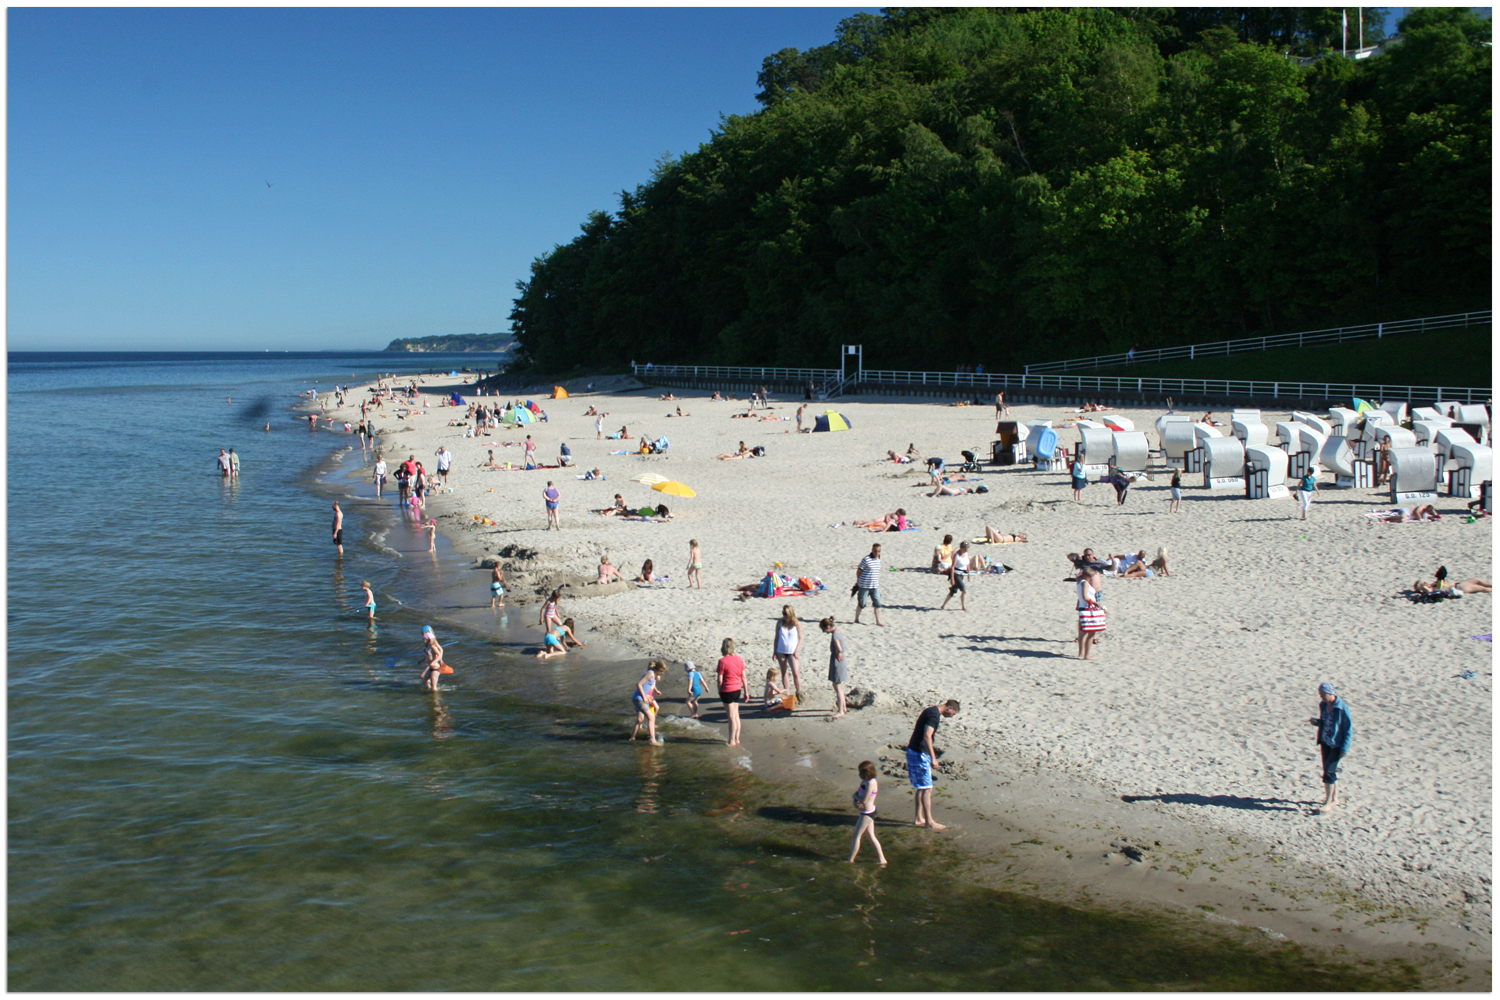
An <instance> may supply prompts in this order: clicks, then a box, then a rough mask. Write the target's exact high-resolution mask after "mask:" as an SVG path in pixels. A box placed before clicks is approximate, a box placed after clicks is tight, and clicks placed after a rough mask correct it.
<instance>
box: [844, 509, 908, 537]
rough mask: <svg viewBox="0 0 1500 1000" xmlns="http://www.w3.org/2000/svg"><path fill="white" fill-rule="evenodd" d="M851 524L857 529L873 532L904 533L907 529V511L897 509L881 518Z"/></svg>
mask: <svg viewBox="0 0 1500 1000" xmlns="http://www.w3.org/2000/svg"><path fill="white" fill-rule="evenodd" d="M851 523H852V524H853V525H854V526H855V527H856V528H867V529H869V530H871V531H904V530H905V529H906V509H905V508H903V507H897V508H896V509H895V510H893V511H891V512H890V513H889V514H886V515H883V516H881V517H875V518H870V519H868V520H864V521H854V522H851Z"/></svg>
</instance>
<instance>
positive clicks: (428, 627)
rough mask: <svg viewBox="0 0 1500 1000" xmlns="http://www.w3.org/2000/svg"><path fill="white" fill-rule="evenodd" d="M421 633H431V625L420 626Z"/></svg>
mask: <svg viewBox="0 0 1500 1000" xmlns="http://www.w3.org/2000/svg"><path fill="white" fill-rule="evenodd" d="M422 631H423V632H424V633H425V632H431V631H432V626H431V625H423V626H422Z"/></svg>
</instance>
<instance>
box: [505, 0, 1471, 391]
mask: <svg viewBox="0 0 1500 1000" xmlns="http://www.w3.org/2000/svg"><path fill="white" fill-rule="evenodd" d="M1358 12H1359V9H1358V8H1348V9H1344V8H1286V9H1247V8H1191V9H1187V8H1184V9H1172V8H1094V9H1089V8H1077V9H1066V10H1064V9H1056V8H1049V9H1028V8H1008V9H1003V10H997V9H986V8H958V9H954V8H943V9H931V8H888V9H886V10H884V11H883V12H882V14H881V15H880V16H878V17H877V16H874V15H868V14H861V15H857V16H855V17H851V18H848V19H846V20H845V21H843V22H841V23H840V24H839V26H838V29H837V31H836V37H835V39H834V40H833V41H832V42H830V43H829V44H828V45H825V46H822V47H819V48H816V49H812V50H808V51H806V52H802V51H798V50H796V49H785V50H783V51H781V52H777V53H775V54H773V55H771V56H768V57H767V58H766V59H765V61H764V63H763V64H762V67H761V71H760V74H759V76H758V82H759V85H760V93H759V94H758V99H759V102H760V103H761V105H762V108H761V110H759V111H758V112H756V113H754V114H750V115H743V116H730V117H727V118H724V119H723V120H721V122H720V124H719V127H718V128H717V129H716V130H715V131H714V133H713V135H712V137H711V139H710V141H708V142H706V143H704V144H703V145H701V146H700V147H699V148H698V149H697V150H695V151H692V152H688V153H685V154H684V155H682V156H681V157H679V158H676V159H670V158H667V159H664V160H663V161H662V162H660V163H659V164H658V165H657V167H656V169H655V170H654V171H653V172H652V176H651V177H650V178H649V180H647V181H646V182H645V183H643V184H641V185H639V186H638V187H636V188H635V189H634V190H632V191H625V192H622V193H621V195H620V206H619V209H618V210H617V211H615V212H603V211H596V212H593V213H591V214H590V215H589V217H588V219H587V220H586V221H585V222H584V223H583V225H582V231H581V233H580V234H579V236H577V237H576V238H575V239H574V240H573V241H572V242H571V243H568V244H565V245H560V246H557V247H554V248H553V249H552V250H551V251H549V252H547V253H545V254H543V255H542V256H540V257H538V258H537V259H536V260H535V261H534V262H533V263H532V266H531V270H530V275H529V278H528V279H527V280H524V281H521V282H518V283H517V291H518V294H517V296H516V298H515V300H514V308H513V311H512V313H511V323H512V330H513V332H514V334H515V335H516V337H517V339H518V341H519V348H518V355H519V359H520V360H519V365H520V366H522V367H529V368H532V369H535V370H539V371H552V370H561V369H565V368H569V367H572V366H574V365H577V364H588V365H610V364H619V363H624V362H626V361H629V360H632V359H637V360H640V361H642V362H644V361H647V360H651V361H656V362H695V363H704V364H757V365H772V364H775V365H806V366H816V367H828V366H832V365H834V364H836V350H837V345H838V344H841V343H862V344H864V345H865V348H866V356H867V358H870V359H871V361H872V362H873V363H874V364H875V365H876V366H878V367H882V368H928V369H932V368H936V369H951V368H952V367H954V366H955V365H957V364H973V363H982V364H984V365H985V367H986V368H987V369H990V370H1007V369H1009V368H1011V367H1013V366H1015V365H1019V364H1023V363H1026V362H1029V361H1040V360H1046V359H1050V358H1060V357H1070V356H1077V355H1086V354H1100V353H1105V352H1110V351H1119V350H1125V349H1127V348H1129V347H1131V346H1140V347H1154V346H1165V345H1171V344H1177V343H1189V342H1197V341H1203V340H1215V339H1227V338H1234V337H1243V336H1252V335H1255V334H1257V333H1270V332H1281V331H1286V330H1295V329H1304V328H1308V327H1312V326H1323V325H1329V324H1332V323H1338V322H1359V321H1369V320H1375V319H1389V318H1394V317H1401V316H1416V315H1424V314H1431V313H1437V312H1445V311H1454V310H1460V309H1472V308H1485V307H1487V306H1488V305H1489V300H1490V299H1489V287H1490V266H1491V263H1490V172H1491V166H1490V104H1491V94H1490V45H1489V42H1490V25H1489V21H1488V20H1485V19H1481V18H1479V17H1477V16H1476V15H1474V14H1473V13H1472V12H1471V11H1470V10H1469V9H1468V8H1419V9H1416V10H1413V11H1412V12H1411V13H1410V14H1409V15H1408V16H1407V17H1406V18H1405V19H1403V20H1402V21H1401V22H1400V24H1399V25H1398V29H1397V30H1398V32H1399V35H1400V38H1399V42H1397V41H1394V40H1393V42H1392V44H1390V45H1389V46H1388V47H1387V49H1386V50H1385V51H1383V52H1382V53H1381V54H1378V55H1376V56H1374V57H1372V58H1369V59H1363V60H1359V61H1354V60H1351V59H1345V58H1341V57H1339V56H1338V52H1339V50H1340V48H1341V47H1342V45H1341V43H1342V34H1341V31H1342V23H1343V18H1344V16H1345V15H1346V14H1347V15H1348V16H1349V22H1348V23H1349V24H1350V25H1353V24H1355V22H1356V17H1357V15H1358ZM1364 15H1365V16H1364V20H1365V24H1366V26H1367V31H1366V43H1367V44H1369V43H1371V42H1373V41H1377V40H1379V38H1380V35H1379V29H1378V27H1377V26H1378V25H1379V24H1380V23H1382V22H1383V20H1384V12H1383V11H1378V10H1374V9H1370V8H1366V9H1365V10H1364ZM1351 30H1352V29H1351ZM1354 44H1355V43H1354V42H1353V41H1351V42H1350V43H1349V47H1350V49H1351V50H1352V49H1353V48H1354ZM1320 55H1322V56H1326V57H1325V58H1315V57H1317V56H1320ZM1298 57H1302V58H1298Z"/></svg>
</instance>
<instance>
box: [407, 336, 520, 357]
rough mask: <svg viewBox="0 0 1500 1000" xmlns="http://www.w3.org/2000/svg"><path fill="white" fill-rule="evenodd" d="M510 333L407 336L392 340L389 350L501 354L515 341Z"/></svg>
mask: <svg viewBox="0 0 1500 1000" xmlns="http://www.w3.org/2000/svg"><path fill="white" fill-rule="evenodd" d="M515 339H516V338H515V337H514V336H512V335H511V334H508V333H458V334H454V335H453V336H451V337H406V338H402V339H397V340H393V341H391V342H390V343H389V344H387V345H386V348H385V349H386V350H387V351H482V352H484V353H486V354H499V353H502V352H504V351H508V350H510V349H511V347H512V346H513V345H514V343H515Z"/></svg>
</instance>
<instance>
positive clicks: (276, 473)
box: [6, 352, 1413, 992]
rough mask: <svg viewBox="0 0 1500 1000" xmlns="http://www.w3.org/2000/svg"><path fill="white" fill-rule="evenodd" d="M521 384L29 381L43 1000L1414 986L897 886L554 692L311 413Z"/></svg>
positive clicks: (205, 373) (171, 356)
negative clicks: (336, 530)
mask: <svg viewBox="0 0 1500 1000" xmlns="http://www.w3.org/2000/svg"><path fill="white" fill-rule="evenodd" d="M492 364H493V359H491V358H488V357H485V356H476V355H449V356H444V355H393V354H383V353H379V352H354V353H282V354H271V353H266V354H255V353H212V352H204V353H110V354H86V353H18V352H12V353H11V354H10V355H9V374H8V380H7V418H8V420H7V431H8V437H7V444H8V456H9V460H8V464H7V471H8V476H7V489H8V507H7V515H8V533H7V542H8V549H7V555H8V562H7V586H8V604H7V624H8V633H7V652H8V667H9V669H8V674H7V685H6V693H7V710H8V711H7V720H8V723H9V740H8V743H7V752H8V756H7V764H8V778H9V781H8V786H7V806H8V815H7V833H8V841H7V845H8V852H9V853H8V880H7V890H8V893H7V902H8V921H9V925H8V926H9V937H8V951H7V958H8V986H9V988H10V989H12V990H24V991H32V990H38V991H39V990H71V991H82V990H142V991H164V990H190V991H208V990H215V991H218V990H343V991H386V990H414V991H433V992H435V991H450V990H505V991H522V990H525V991H534V990H595V991H598V990H608V991H660V992H665V991H682V990H693V991H706V990H715V991H751V990H755V991H762V990H778V991H790V990H797V991H803V990H857V991H882V990H891V991H916V990H1006V991H1016V990H1028V991H1030V990H1126V989H1204V990H1228V989H1256V990H1282V989H1298V990H1306V989H1318V988H1328V989H1345V990H1347V989H1362V988H1382V987H1384V988H1391V987H1402V986H1409V985H1411V984H1412V982H1413V980H1411V979H1410V977H1409V975H1408V973H1407V971H1404V970H1403V969H1399V968H1390V967H1379V968H1374V967H1369V966H1366V965H1354V964H1348V963H1345V962H1342V961H1335V960H1333V959H1329V958H1327V957H1321V956H1317V955H1312V954H1308V953H1305V952H1304V951H1302V950H1301V949H1299V948H1297V947H1295V946H1293V945H1288V944H1275V943H1264V944H1257V943H1255V942H1253V941H1250V940H1248V939H1247V938H1246V937H1245V936H1243V935H1241V936H1234V935H1228V934H1226V933H1223V932H1220V931H1218V930H1215V929H1213V928H1203V927H1201V926H1199V925H1198V924H1191V923H1190V922H1188V921H1183V920H1170V919H1167V918H1155V917H1143V916H1141V915H1139V914H1127V913H1118V912H1111V911H1108V910H1087V909H1080V908H1075V907H1068V906H1060V905H1057V904H1054V903H1048V902H1043V901H1041V900H1038V899H1034V898H1030V897H1028V896H1025V895H1021V894H1015V893H1006V892H999V891H995V890H992V889H988V888H985V887H982V886H976V885H972V884H969V883H968V882H966V881H964V880H963V879H962V878H960V877H959V872H960V871H961V869H962V861H963V859H962V858H961V857H959V856H957V855H956V854H954V853H952V849H951V848H946V847H942V846H939V847H938V848H936V849H929V848H928V847H925V846H924V845H925V844H930V843H931V842H932V838H921V839H918V838H903V837H901V836H900V832H899V824H898V823H897V822H896V821H895V820H890V821H887V820H886V819H885V818H884V817H882V820H881V824H882V826H881V829H882V830H883V831H884V830H891V831H892V832H891V833H890V834H886V835H884V836H883V839H885V842H886V845H887V846H886V850H887V853H888V855H889V857H890V859H891V864H890V865H889V867H887V868H880V867H878V866H876V865H875V864H873V863H872V861H871V860H870V859H869V857H868V853H869V848H868V846H867V847H866V849H865V852H863V854H862V856H861V861H860V863H859V864H856V865H849V864H847V863H846V862H845V860H844V859H845V858H846V857H847V851H848V840H849V834H850V832H851V829H852V822H853V815H852V813H849V812H844V813H839V812H831V811H827V810H816V809H808V808H805V807H803V806H801V805H798V804H795V803H790V802H789V801H788V798H787V795H788V793H787V791H786V789H783V788H780V787H778V786H777V785H776V784H775V783H774V782H769V781H765V780H762V779H761V778H759V777H758V776H757V775H756V774H755V773H754V771H753V770H749V769H747V768H745V767H743V766H740V765H739V764H737V763H735V762H734V760H733V759H732V758H731V757H730V756H729V755H727V754H725V753H724V750H723V746H722V743H721V742H720V737H719V736H718V735H717V733H715V732H712V731H704V732H699V733H697V734H696V735H695V734H694V733H693V732H692V731H687V732H686V733H685V735H678V734H676V733H673V734H672V735H671V736H670V738H669V741H668V744H667V746H665V747H663V748H651V747H649V746H646V745H645V744H644V742H642V743H639V744H631V743H629V742H627V741H626V740H625V736H626V732H627V730H628V728H629V724H630V712H629V708H628V704H627V701H626V694H625V693H623V692H622V693H621V696H620V698H618V699H615V701H618V703H619V706H618V707H617V708H611V707H608V705H594V706H593V707H590V706H589V704H588V703H587V700H586V699H583V700H580V699H577V698H569V697H567V696H566V691H564V688H565V687H567V686H568V685H575V686H577V685H583V686H587V685H588V683H589V680H588V675H587V672H588V671H589V670H591V669H597V670H598V676H600V677H614V676H615V675H616V674H618V673H619V671H618V670H616V671H614V672H613V673H611V672H610V671H608V670H605V669H604V666H605V665H604V664H601V663H597V662H596V663H595V664H594V665H593V666H592V667H591V666H589V664H588V661H586V660H583V661H579V662H580V663H582V666H581V667H580V666H579V665H578V664H574V665H573V666H572V667H571V668H570V669H573V670H574V671H575V673H574V674H566V672H563V673H556V674H552V673H546V672H544V671H552V670H554V669H556V668H554V667H553V666H552V665H551V664H550V663H549V664H548V665H547V666H546V667H545V668H543V667H539V666H538V662H537V661H536V660H535V659H534V658H533V657H531V656H530V655H529V653H528V652H527V651H525V650H524V649H523V648H522V646H521V644H520V642H519V640H518V635H519V630H520V625H521V623H520V621H519V619H520V617H521V615H520V614H519V613H514V614H513V615H501V614H500V613H498V612H492V611H490V610H489V608H488V588H487V585H486V580H485V574H484V573H483V571H480V570H476V569H474V568H473V567H472V565H471V564H470V562H469V561H468V560H467V559H464V558H462V557H460V556H458V555H457V554H455V553H454V552H452V551H451V550H449V549H448V547H447V545H446V543H445V542H444V540H443V539H441V538H439V539H438V540H437V545H436V551H432V552H429V551H428V547H429V543H428V539H427V535H426V534H425V533H423V532H422V531H421V530H420V529H419V528H418V527H417V526H416V525H414V524H413V523H412V522H410V521H408V520H403V518H402V517H401V515H400V513H399V511H398V508H397V504H396V502H395V500H394V498H391V497H389V496H388V497H387V498H385V499H384V500H379V501H377V500H375V499H374V498H373V495H372V491H371V489H370V485H369V481H368V474H369V462H370V458H369V455H368V453H366V452H363V451H362V450H361V449H360V448H359V446H358V440H357V438H351V437H350V436H348V435H346V434H344V433H342V429H341V428H340V429H336V430H334V431H329V430H322V429H320V430H311V429H310V428H309V427H308V423H307V421H306V419H305V416H304V413H303V411H302V410H300V409H299V407H301V406H304V405H305V404H306V400H307V397H306V396H305V395H304V393H307V392H308V391H309V390H313V389H316V390H317V391H318V392H319V393H320V394H321V393H327V392H329V391H331V390H332V389H333V387H334V386H335V385H336V384H340V383H345V384H346V383H352V382H359V381H361V380H365V379H368V378H369V377H370V376H372V375H373V374H375V373H378V372H396V373H411V372H416V371H431V370H443V371H448V370H457V369H459V368H461V367H463V366H470V367H475V368H478V367H482V366H490V365H492ZM351 445H352V446H351ZM229 447H233V448H234V449H235V452H236V453H237V454H238V455H239V456H240V458H241V468H242V472H241V475H240V477H239V479H238V480H236V481H226V480H225V479H223V478H221V477H220V475H219V473H218V470H217V466H216V462H215V459H216V457H217V455H218V452H219V449H220V448H229ZM341 497H342V498H344V499H345V502H346V506H347V509H348V514H347V517H346V531H345V545H344V554H343V555H342V556H339V555H338V553H337V551H336V550H335V549H334V547H333V546H332V544H331V540H330V504H331V500H332V499H339V498H341ZM366 580H368V581H369V582H370V584H371V586H372V588H373V590H374V591H375V593H376V596H377V601H378V603H379V611H378V613H377V620H376V622H375V623H374V624H371V623H370V622H369V621H368V620H367V619H366V616H365V614H364V611H363V607H362V605H363V599H362V596H361V590H360V584H361V581H366ZM510 617H515V618H517V621H515V622H512V621H510V620H509V619H510ZM529 620H530V619H529V616H528V617H527V622H528V623H529ZM432 622H436V623H439V628H440V632H441V634H442V638H443V641H444V642H445V643H446V644H448V646H449V650H450V652H449V656H448V657H447V658H448V660H449V662H450V663H454V664H455V665H457V666H459V668H460V669H459V670H458V672H457V673H455V674H454V675H453V676H451V677H448V678H445V680H444V683H443V685H442V687H441V688H440V689H439V690H438V691H437V692H436V693H430V692H426V691H424V690H422V689H421V687H420V686H419V684H418V682H417V673H418V650H419V645H420V643H419V635H420V629H421V626H422V625H423V624H427V623H432ZM579 670H582V671H583V673H582V674H580V673H577V672H576V671H579ZM549 677H550V678H552V680H550V681H547V682H545V683H543V682H539V681H538V678H542V679H544V680H545V679H546V678H549ZM851 790H852V783H851ZM888 794H889V795H891V796H893V797H894V798H895V799H897V800H899V799H900V795H901V793H900V791H899V790H896V789H892V790H889V791H888ZM893 812H897V813H899V812H901V810H900V809H893ZM888 824H889V825H888ZM1200 924H1201V922H1200Z"/></svg>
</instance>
